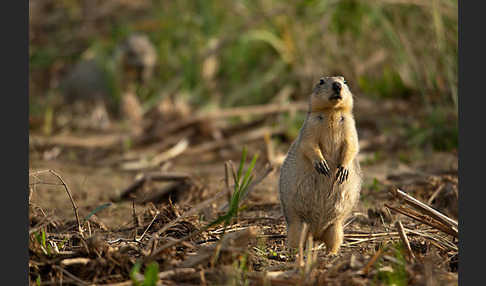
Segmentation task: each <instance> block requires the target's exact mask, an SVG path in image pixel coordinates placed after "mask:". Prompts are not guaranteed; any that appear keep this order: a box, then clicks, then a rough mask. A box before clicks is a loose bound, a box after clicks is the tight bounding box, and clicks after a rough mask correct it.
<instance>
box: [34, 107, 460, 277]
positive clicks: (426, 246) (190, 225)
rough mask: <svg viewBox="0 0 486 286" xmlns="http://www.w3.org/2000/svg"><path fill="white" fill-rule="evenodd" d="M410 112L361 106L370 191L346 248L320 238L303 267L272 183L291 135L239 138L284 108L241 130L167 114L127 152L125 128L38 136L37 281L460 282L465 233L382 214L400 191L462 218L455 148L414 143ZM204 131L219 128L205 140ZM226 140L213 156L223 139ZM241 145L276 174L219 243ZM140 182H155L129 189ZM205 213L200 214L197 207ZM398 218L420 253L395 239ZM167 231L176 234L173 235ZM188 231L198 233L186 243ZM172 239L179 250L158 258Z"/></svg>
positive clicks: (398, 203) (260, 169) (260, 167)
mask: <svg viewBox="0 0 486 286" xmlns="http://www.w3.org/2000/svg"><path fill="white" fill-rule="evenodd" d="M412 109H413V108H412ZM409 110H411V108H410V106H408V105H407V103H406V102H393V104H391V103H390V102H387V101H373V100H371V99H367V98H360V99H359V100H357V102H356V106H355V113H356V121H357V123H358V130H359V136H360V147H361V152H360V155H359V156H360V157H359V158H360V162H361V166H362V169H363V173H364V184H363V189H362V191H361V198H360V202H359V204H358V205H357V206H356V208H355V210H354V212H353V215H352V217H351V218H350V219H349V221H348V225H347V226H346V228H345V243H344V245H343V247H342V249H341V251H340V253H339V254H338V255H337V256H332V257H331V256H329V255H327V254H326V250H325V246H324V245H320V244H319V243H316V244H313V246H314V248H313V250H312V251H307V250H304V255H303V257H302V256H299V257H298V258H296V257H295V256H294V255H292V254H290V253H289V252H288V251H287V249H286V247H285V234H286V229H285V221H284V218H283V216H282V213H281V209H280V205H279V200H278V192H277V181H278V177H279V168H280V164H281V162H282V159H283V156H284V155H285V152H286V150H287V149H288V147H289V145H290V143H291V140H292V138H288V136H286V135H285V134H282V133H281V132H280V133H279V132H276V133H272V135H271V136H269V137H271V139H272V140H270V142H271V143H272V144H269V143H268V142H269V141H268V140H265V136H260V135H256V136H255V137H253V138H252V139H248V140H242V141H238V138H247V137H251V136H252V135H251V132H253V131H255V130H257V131H258V130H259V128H262V126H263V127H268V126H273V127H274V126H275V125H277V127H278V122H279V120H278V118H279V116H281V115H280V114H278V113H277V114H271V115H264V116H261V118H263V119H261V118H258V117H257V119H256V120H253V119H250V120H247V121H246V122H245V121H244V122H243V123H241V122H240V123H237V124H233V125H231V124H229V123H228V122H230V121H229V120H228V119H227V118H222V119H214V120H210V122H209V123H208V122H207V121H203V124H199V123H198V124H195V125H187V126H186V127H185V129H184V130H182V129H180V130H179V129H177V130H175V131H171V132H165V131H164V130H168V128H169V127H170V124H171V123H172V124H173V123H174V122H177V121H178V120H180V118H178V117H177V116H174V117H172V118H168V119H164V120H165V121H164V120H162V119H158V120H159V121H161V122H163V123H164V122H165V125H164V124H161V127H160V126H159V127H157V128H158V129H157V128H152V129H144V130H145V131H144V132H145V133H144V134H145V135H146V134H148V133H150V134H151V135H152V136H154V135H153V134H157V136H158V137H157V136H156V137H155V139H154V140H152V141H153V142H149V143H136V141H134V142H135V143H133V142H132V146H131V147H130V148H126V147H125V145H124V144H125V143H123V142H126V141H123V139H120V138H125V137H124V136H126V134H127V133H129V132H128V131H127V129H126V124H125V125H123V124H119V125H117V123H114V125H113V127H112V128H111V129H110V130H109V132H106V131H105V132H100V131H86V130H84V131H77V132H74V131H72V132H67V131H66V132H59V133H58V134H55V135H52V136H44V135H42V133H41V132H39V131H35V130H33V131H31V133H30V159H29V160H30V164H29V169H30V173H31V175H30V178H29V179H30V185H29V187H30V189H31V197H30V215H29V217H30V232H29V235H30V245H29V252H30V261H29V273H30V280H31V284H32V285H36V283H40V285H47V284H51V285H52V283H54V284H55V285H57V284H60V283H61V281H62V284H63V285H102V284H110V283H111V284H113V285H132V283H133V285H136V284H135V283H136V282H134V281H142V280H144V279H145V283H149V282H147V280H148V279H149V278H148V277H150V274H149V273H151V269H153V268H151V266H149V265H150V262H152V261H156V262H157V264H158V270H157V272H156V273H158V274H157V275H156V276H157V277H158V282H157V283H159V284H160V285H303V284H306V285H457V283H458V282H457V269H458V238H457V237H454V235H451V234H447V233H445V232H444V231H443V230H440V229H439V228H437V227H433V226H431V225H428V224H425V223H423V222H420V221H419V220H417V219H413V218H411V217H409V216H406V215H403V214H399V213H397V212H396V211H394V210H392V209H390V208H388V207H386V206H385V204H387V205H388V206H392V207H402V208H406V207H407V205H406V204H405V203H404V202H403V200H399V199H397V198H394V197H393V195H392V194H391V192H390V191H391V190H395V189H396V188H397V187H398V188H400V189H401V190H403V191H405V192H406V193H408V194H409V195H411V196H413V197H414V198H416V199H418V200H420V201H421V202H424V203H426V204H428V205H430V206H432V207H433V208H435V209H437V210H438V211H440V212H442V213H443V214H444V215H446V216H448V217H450V218H452V219H454V220H457V197H458V192H457V183H458V175H457V164H458V158H457V153H456V152H447V153H446V152H437V151H433V150H432V149H427V148H425V149H419V150H417V149H411V148H409V147H407V145H406V144H405V143H406V136H404V135H403V133H402V130H401V129H400V128H401V127H400V128H398V127H397V128H394V126H396V122H397V120H395V119H396V118H399V119H402V120H405V121H406V120H410V121H412V119H413V116H414V114H413V113H412V114H411V113H410V112H409ZM300 112H302V111H300ZM392 114H393V116H392ZM252 120H253V121H252ZM262 120H263V121H262ZM153 121H154V120H153V119H151V122H153ZM218 122H219V123H218ZM221 122H223V123H225V124H220V123H221ZM276 123H277V124H276ZM206 125H208V126H211V128H210V132H205V126H206ZM201 126H202V127H201ZM220 126H223V127H220ZM235 126H236V127H235ZM238 126H240V127H238ZM241 126H243V127H241ZM148 130H149V131H148ZM191 130H193V132H192V131H191ZM214 130H222V132H220V133H221V134H219V135H220V137H218V135H216V136H213V135H214V132H213V131H214ZM272 130H273V129H272ZM384 130H387V131H386V132H384ZM184 132H185V133H184ZM255 132H256V131H255ZM257 133H258V132H257ZM208 134H209V135H208ZM258 134H259V133H258ZM221 136H222V137H221ZM238 136H240V137H238ZM112 138H116V139H115V140H112ZM171 138H172V139H171ZM183 138H188V139H189V143H188V147H186V148H182V149H183V151H182V152H178V153H177V152H176V154H175V155H174V154H170V155H171V156H169V157H167V158H168V159H165V160H161V161H160V162H157V164H156V165H150V167H146V168H140V166H138V165H137V164H139V165H140V164H142V166H143V164H145V163H146V162H151V161H150V160H151V159H153V158H154V156H155V155H156V154H161V153H164V152H166V151H167V150H172V151H174V150H175V149H177V148H176V147H174V146H177V144H179V143H180V144H181V145H179V146H183V143H184V141H182V140H183ZM225 138H237V139H235V140H233V141H231V140H230V142H226V141H224V139H225ZM223 141H224V142H225V143H224V144H223V143H221V144H220V145H216V147H215V145H214V142H223ZM112 142H114V143H112ZM167 142H169V143H167ZM181 142H182V143H181ZM211 144H213V145H211ZM243 146H248V150H249V157H251V156H253V155H254V154H256V153H258V154H259V155H260V156H259V159H258V161H257V166H256V170H255V171H254V172H253V174H254V175H255V176H256V177H258V176H259V175H261V174H262V173H264V170H265V168H266V167H265V166H266V165H265V164H266V163H267V162H269V161H270V162H271V163H272V164H271V165H272V167H273V170H272V171H271V173H270V174H269V175H268V176H266V177H265V178H263V180H262V181H261V182H260V183H259V184H257V185H256V186H255V187H254V189H253V190H252V191H251V193H250V194H249V196H248V198H246V199H245V200H244V201H243V202H242V204H241V205H240V207H242V208H241V209H240V211H239V213H238V218H237V219H233V220H232V222H231V224H230V225H229V226H228V227H227V229H226V233H225V234H224V235H223V225H217V226H214V227H211V228H209V229H204V227H205V225H207V224H208V223H210V222H211V221H213V220H214V219H216V218H217V217H218V216H219V215H222V214H224V209H223V207H224V205H225V204H226V203H227V201H228V198H227V195H224V194H223V195H220V196H219V198H217V197H216V196H217V195H219V194H221V193H224V192H225V190H226V187H225V162H226V161H227V160H232V162H234V164H235V166H238V164H239V161H240V158H241V150H242V148H243ZM174 152H175V151H174ZM269 154H270V155H269ZM135 163H137V164H135ZM133 166H135V167H133ZM47 170H54V171H55V172H56V173H57V174H59V175H60V177H61V178H62V179H63V180H64V182H65V184H66V185H67V186H68V189H69V191H70V192H71V193H72V199H73V201H74V202H75V203H76V205H77V207H78V213H79V217H80V220H81V222H80V223H81V224H82V230H83V232H82V234H81V233H80V232H79V229H78V227H77V222H76V217H75V214H74V211H73V208H72V204H71V200H70V198H69V197H68V195H67V193H66V191H65V188H64V186H62V185H59V182H60V181H59V179H58V178H57V177H56V176H55V175H54V174H53V173H50V172H49V171H47ZM39 171H40V173H36V172H39ZM142 174H145V176H146V178H148V179H146V180H145V181H142V183H140V184H138V185H137V184H135V185H134V182H136V181H137V179H138V180H139V182H140V181H141V180H140V178H141V176H142ZM147 174H166V175H173V177H170V176H169V177H170V178H167V177H166V178H162V179H161V178H157V177H156V176H154V178H151V177H150V176H149V175H147ZM162 177H163V176H162ZM130 186H131V187H133V188H131V189H130V188H129V187H130ZM127 190H128V191H127ZM213 198H216V199H214V200H212V199H213ZM208 200H212V201H210V202H209V203H208ZM107 203H110V204H109V205H106V204H107ZM100 206H102V207H101V208H99V209H97V207H100ZM198 206H202V207H201V209H199V210H195V209H197V208H198ZM191 210H195V211H194V213H193V214H190V213H189V212H190V211H191ZM92 212H95V214H93V215H91V216H90V217H89V218H88V219H86V220H85V218H86V217H87V216H88V215H89V214H90V213H92ZM187 214H190V215H189V216H186V215H187ZM398 220H399V221H401V223H402V224H403V226H404V228H405V233H406V236H407V237H408V240H409V241H410V248H411V250H412V254H413V257H411V254H409V253H408V252H407V250H406V247H404V245H403V241H402V239H401V238H400V235H399V233H398V232H397V226H396V224H395V223H396V221H398ZM169 223H173V225H172V226H170V227H168V228H167V229H165V230H164V229H163V227H164V226H168V224H169ZM191 233H195V234H194V235H193V236H192V237H189V238H186V237H185V236H187V235H189V234H191ZM134 235H136V237H135V238H136V239H134ZM223 237H224V238H223ZM181 238H182V240H180V241H177V240H178V239H181ZM171 242H173V243H174V245H173V246H169V247H167V248H165V249H162V250H161V251H158V250H160V248H161V247H162V246H164V245H166V244H167V243H169V244H170V243H171ZM307 243H310V242H307ZM137 261H143V262H144V263H142V267H141V268H140V270H139V271H138V272H137V271H133V269H134V267H135V268H136V267H137ZM144 275H145V277H144ZM116 283H118V284H116ZM123 283H125V284H123ZM159 284H157V285H159ZM140 285H142V284H140ZM143 285H152V284H143ZM153 285H155V284H153Z"/></svg>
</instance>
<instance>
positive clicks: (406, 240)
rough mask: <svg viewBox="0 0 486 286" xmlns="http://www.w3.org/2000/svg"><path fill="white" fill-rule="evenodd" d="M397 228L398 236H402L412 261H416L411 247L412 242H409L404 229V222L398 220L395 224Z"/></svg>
mask: <svg viewBox="0 0 486 286" xmlns="http://www.w3.org/2000/svg"><path fill="white" fill-rule="evenodd" d="M395 226H396V228H397V230H398V234H399V235H400V239H401V240H402V242H403V244H404V245H405V248H406V249H407V253H408V256H409V258H410V259H415V255H414V254H413V252H412V248H411V247H410V242H408V238H407V234H406V233H405V230H404V229H403V225H402V222H401V221H400V220H397V222H396V223H395Z"/></svg>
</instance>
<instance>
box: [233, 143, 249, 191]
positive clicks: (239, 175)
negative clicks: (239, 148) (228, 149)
mask: <svg viewBox="0 0 486 286" xmlns="http://www.w3.org/2000/svg"><path fill="white" fill-rule="evenodd" d="M246 153H247V150H246V146H244V147H243V152H242V154H241V160H240V166H239V167H238V173H237V174H236V180H237V181H238V182H235V186H239V184H240V178H241V173H242V172H243V166H244V165H245V161H246Z"/></svg>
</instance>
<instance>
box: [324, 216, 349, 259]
mask: <svg viewBox="0 0 486 286" xmlns="http://www.w3.org/2000/svg"><path fill="white" fill-rule="evenodd" d="M343 239H344V231H343V222H342V221H336V222H335V223H333V224H331V225H330V226H329V227H328V228H327V229H326V230H325V231H324V232H323V234H322V236H321V240H323V241H324V243H325V244H326V247H327V251H328V253H329V254H331V255H335V254H337V253H338V251H339V249H340V248H341V244H342V243H343Z"/></svg>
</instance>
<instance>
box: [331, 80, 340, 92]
mask: <svg viewBox="0 0 486 286" xmlns="http://www.w3.org/2000/svg"><path fill="white" fill-rule="evenodd" d="M332 89H333V90H334V91H335V92H340V91H341V84H340V83H339V82H337V81H335V82H333V83H332Z"/></svg>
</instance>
